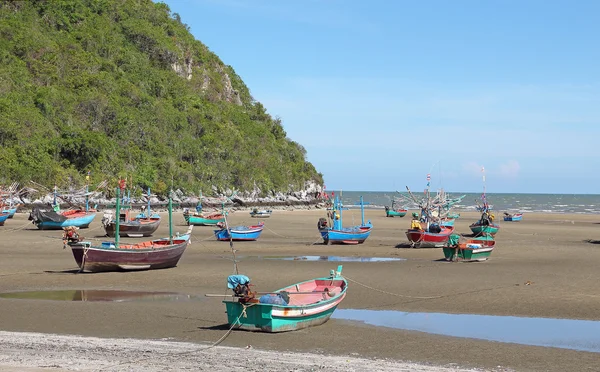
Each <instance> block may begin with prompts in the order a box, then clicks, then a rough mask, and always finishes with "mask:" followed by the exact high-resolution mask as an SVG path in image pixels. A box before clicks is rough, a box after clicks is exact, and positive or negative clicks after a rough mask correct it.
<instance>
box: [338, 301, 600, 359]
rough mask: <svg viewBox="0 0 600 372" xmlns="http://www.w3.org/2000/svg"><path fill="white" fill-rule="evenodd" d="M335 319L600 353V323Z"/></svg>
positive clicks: (373, 313)
mask: <svg viewBox="0 0 600 372" xmlns="http://www.w3.org/2000/svg"><path fill="white" fill-rule="evenodd" d="M332 318H334V319H341V320H350V321H357V322H363V323H365V324H369V325H374V326H380V327H388V328H398V329H405V330H411V331H420V332H426V333H433V334H438V335H445V336H453V337H466V338H476V339H482V340H488V341H499V342H508V343H516V344H523V345H534V346H545V347H557V348H562V349H573V350H579V351H591V352H595V353H600V321H593V320H575V319H553V318H524V317H515V316H494V315H472V314H442V313H406V312H402V311H391V310H381V311H377V310H354V309H338V310H336V311H335V312H334V313H333V316H332Z"/></svg>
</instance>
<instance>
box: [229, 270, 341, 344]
mask: <svg viewBox="0 0 600 372" xmlns="http://www.w3.org/2000/svg"><path fill="white" fill-rule="evenodd" d="M313 282H314V283H313ZM307 286H310V287H311V288H312V291H314V294H313V293H305V291H307V290H306V287H307ZM325 288H328V289H334V290H335V293H336V295H335V296H334V297H331V298H328V296H326V295H324V293H323V292H322V291H323V289H325ZM346 288H347V282H346V280H345V279H343V278H341V277H337V278H319V279H314V280H312V281H307V282H303V283H298V284H296V285H293V286H290V287H286V288H282V289H280V290H278V291H276V292H282V291H286V292H288V293H289V295H290V298H291V299H292V300H290V303H289V304H288V305H273V304H264V303H246V304H242V303H240V302H237V301H229V300H226V301H223V302H224V303H225V305H226V310H227V322H228V323H229V325H230V326H232V327H233V328H234V329H244V330H248V331H262V332H269V333H274V332H289V331H296V330H299V329H304V328H308V327H314V326H318V325H321V324H323V323H325V322H327V321H328V320H329V318H330V317H331V314H333V312H334V311H335V309H336V308H337V306H338V305H339V304H340V302H342V300H343V299H344V298H345V296H346ZM294 292H302V293H303V294H298V295H294ZM305 296H310V298H311V299H310V300H308V303H304V304H302V303H297V304H295V301H294V299H295V298H298V297H300V298H305ZM299 302H300V301H299Z"/></svg>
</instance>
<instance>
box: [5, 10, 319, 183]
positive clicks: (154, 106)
mask: <svg viewBox="0 0 600 372" xmlns="http://www.w3.org/2000/svg"><path fill="white" fill-rule="evenodd" d="M0 148H1V151H0V164H1V165H2V173H1V174H0V184H2V183H8V182H11V181H18V182H21V183H22V184H25V183H27V182H28V181H29V180H33V181H36V182H38V183H41V184H43V185H47V186H49V187H52V186H54V185H58V186H59V187H60V186H66V185H81V184H83V183H84V182H85V175H86V173H87V171H91V177H92V182H97V181H100V180H103V179H109V180H116V179H118V178H121V177H131V178H132V179H133V183H134V184H135V185H137V186H140V187H142V188H146V187H152V189H153V190H154V191H156V192H159V193H160V192H163V193H164V192H165V191H166V190H167V189H168V188H170V187H171V185H173V186H174V187H175V188H180V189H182V190H184V191H187V192H193V193H197V192H198V191H199V190H204V191H205V192H206V191H209V190H210V188H211V186H213V185H214V186H216V187H218V188H221V189H225V188H235V189H238V190H251V189H253V187H254V186H255V185H256V186H258V187H259V188H261V189H262V190H263V191H269V190H287V189H288V185H290V184H292V185H301V184H302V183H303V182H305V181H308V180H314V181H316V182H317V183H319V184H321V183H322V175H321V174H320V173H318V172H317V171H316V170H315V168H314V166H313V165H312V164H310V163H309V162H307V161H306V151H305V149H304V148H303V147H302V146H301V145H300V144H298V143H296V142H294V141H292V140H290V139H288V138H286V132H285V130H284V129H283V126H282V123H281V120H280V119H278V118H272V117H271V116H270V115H269V114H267V112H266V109H265V108H264V106H263V105H262V104H261V103H259V102H257V101H255V100H254V99H253V98H252V96H251V95H250V92H249V90H248V88H247V87H246V86H245V85H244V82H243V81H242V79H241V78H240V77H239V76H238V75H237V74H236V73H235V71H234V70H233V68H232V67H231V66H227V65H224V64H223V62H222V61H221V60H220V59H219V58H218V57H217V56H216V55H215V54H214V53H212V52H210V51H209V50H208V48H207V47H206V46H205V45H204V44H202V43H201V42H200V41H198V40H195V39H194V37H193V36H192V35H191V34H190V33H189V30H188V27H187V26H186V25H185V24H182V23H181V20H180V17H179V15H177V14H174V13H171V11H170V9H169V8H168V6H167V5H165V4H163V3H154V2H152V1H151V0H53V1H42V0H27V1H4V2H1V3H0ZM114 184H115V185H116V182H115V183H114Z"/></svg>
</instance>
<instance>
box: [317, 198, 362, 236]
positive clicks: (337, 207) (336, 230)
mask: <svg viewBox="0 0 600 372" xmlns="http://www.w3.org/2000/svg"><path fill="white" fill-rule="evenodd" d="M343 209H344V207H343V206H342V203H341V201H340V199H339V197H338V196H336V197H335V199H334V202H333V207H332V209H331V211H329V212H328V217H329V218H330V220H332V221H333V223H332V226H331V227H329V223H328V221H327V219H326V218H323V217H322V218H320V219H319V221H318V222H317V228H318V229H319V232H320V233H321V237H323V242H324V243H325V244H362V243H364V241H365V240H367V238H368V237H369V236H370V235H371V231H372V230H373V225H372V224H371V221H370V220H369V221H367V223H365V210H364V203H363V199H362V196H361V197H360V213H361V221H362V222H361V224H360V225H356V226H350V227H343V225H342V210H343Z"/></svg>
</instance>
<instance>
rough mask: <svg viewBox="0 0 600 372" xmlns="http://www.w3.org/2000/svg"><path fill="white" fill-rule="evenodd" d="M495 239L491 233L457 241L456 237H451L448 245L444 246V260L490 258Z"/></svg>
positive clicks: (484, 259)
mask: <svg viewBox="0 0 600 372" xmlns="http://www.w3.org/2000/svg"><path fill="white" fill-rule="evenodd" d="M495 245H496V241H495V240H494V238H493V237H492V236H491V235H485V236H481V237H478V238H474V239H468V240H465V241H459V239H458V237H451V239H449V240H448V245H447V246H445V247H444V258H445V259H446V261H486V260H487V259H488V258H490V255H491V254H492V251H493V250H494V246H495Z"/></svg>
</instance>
